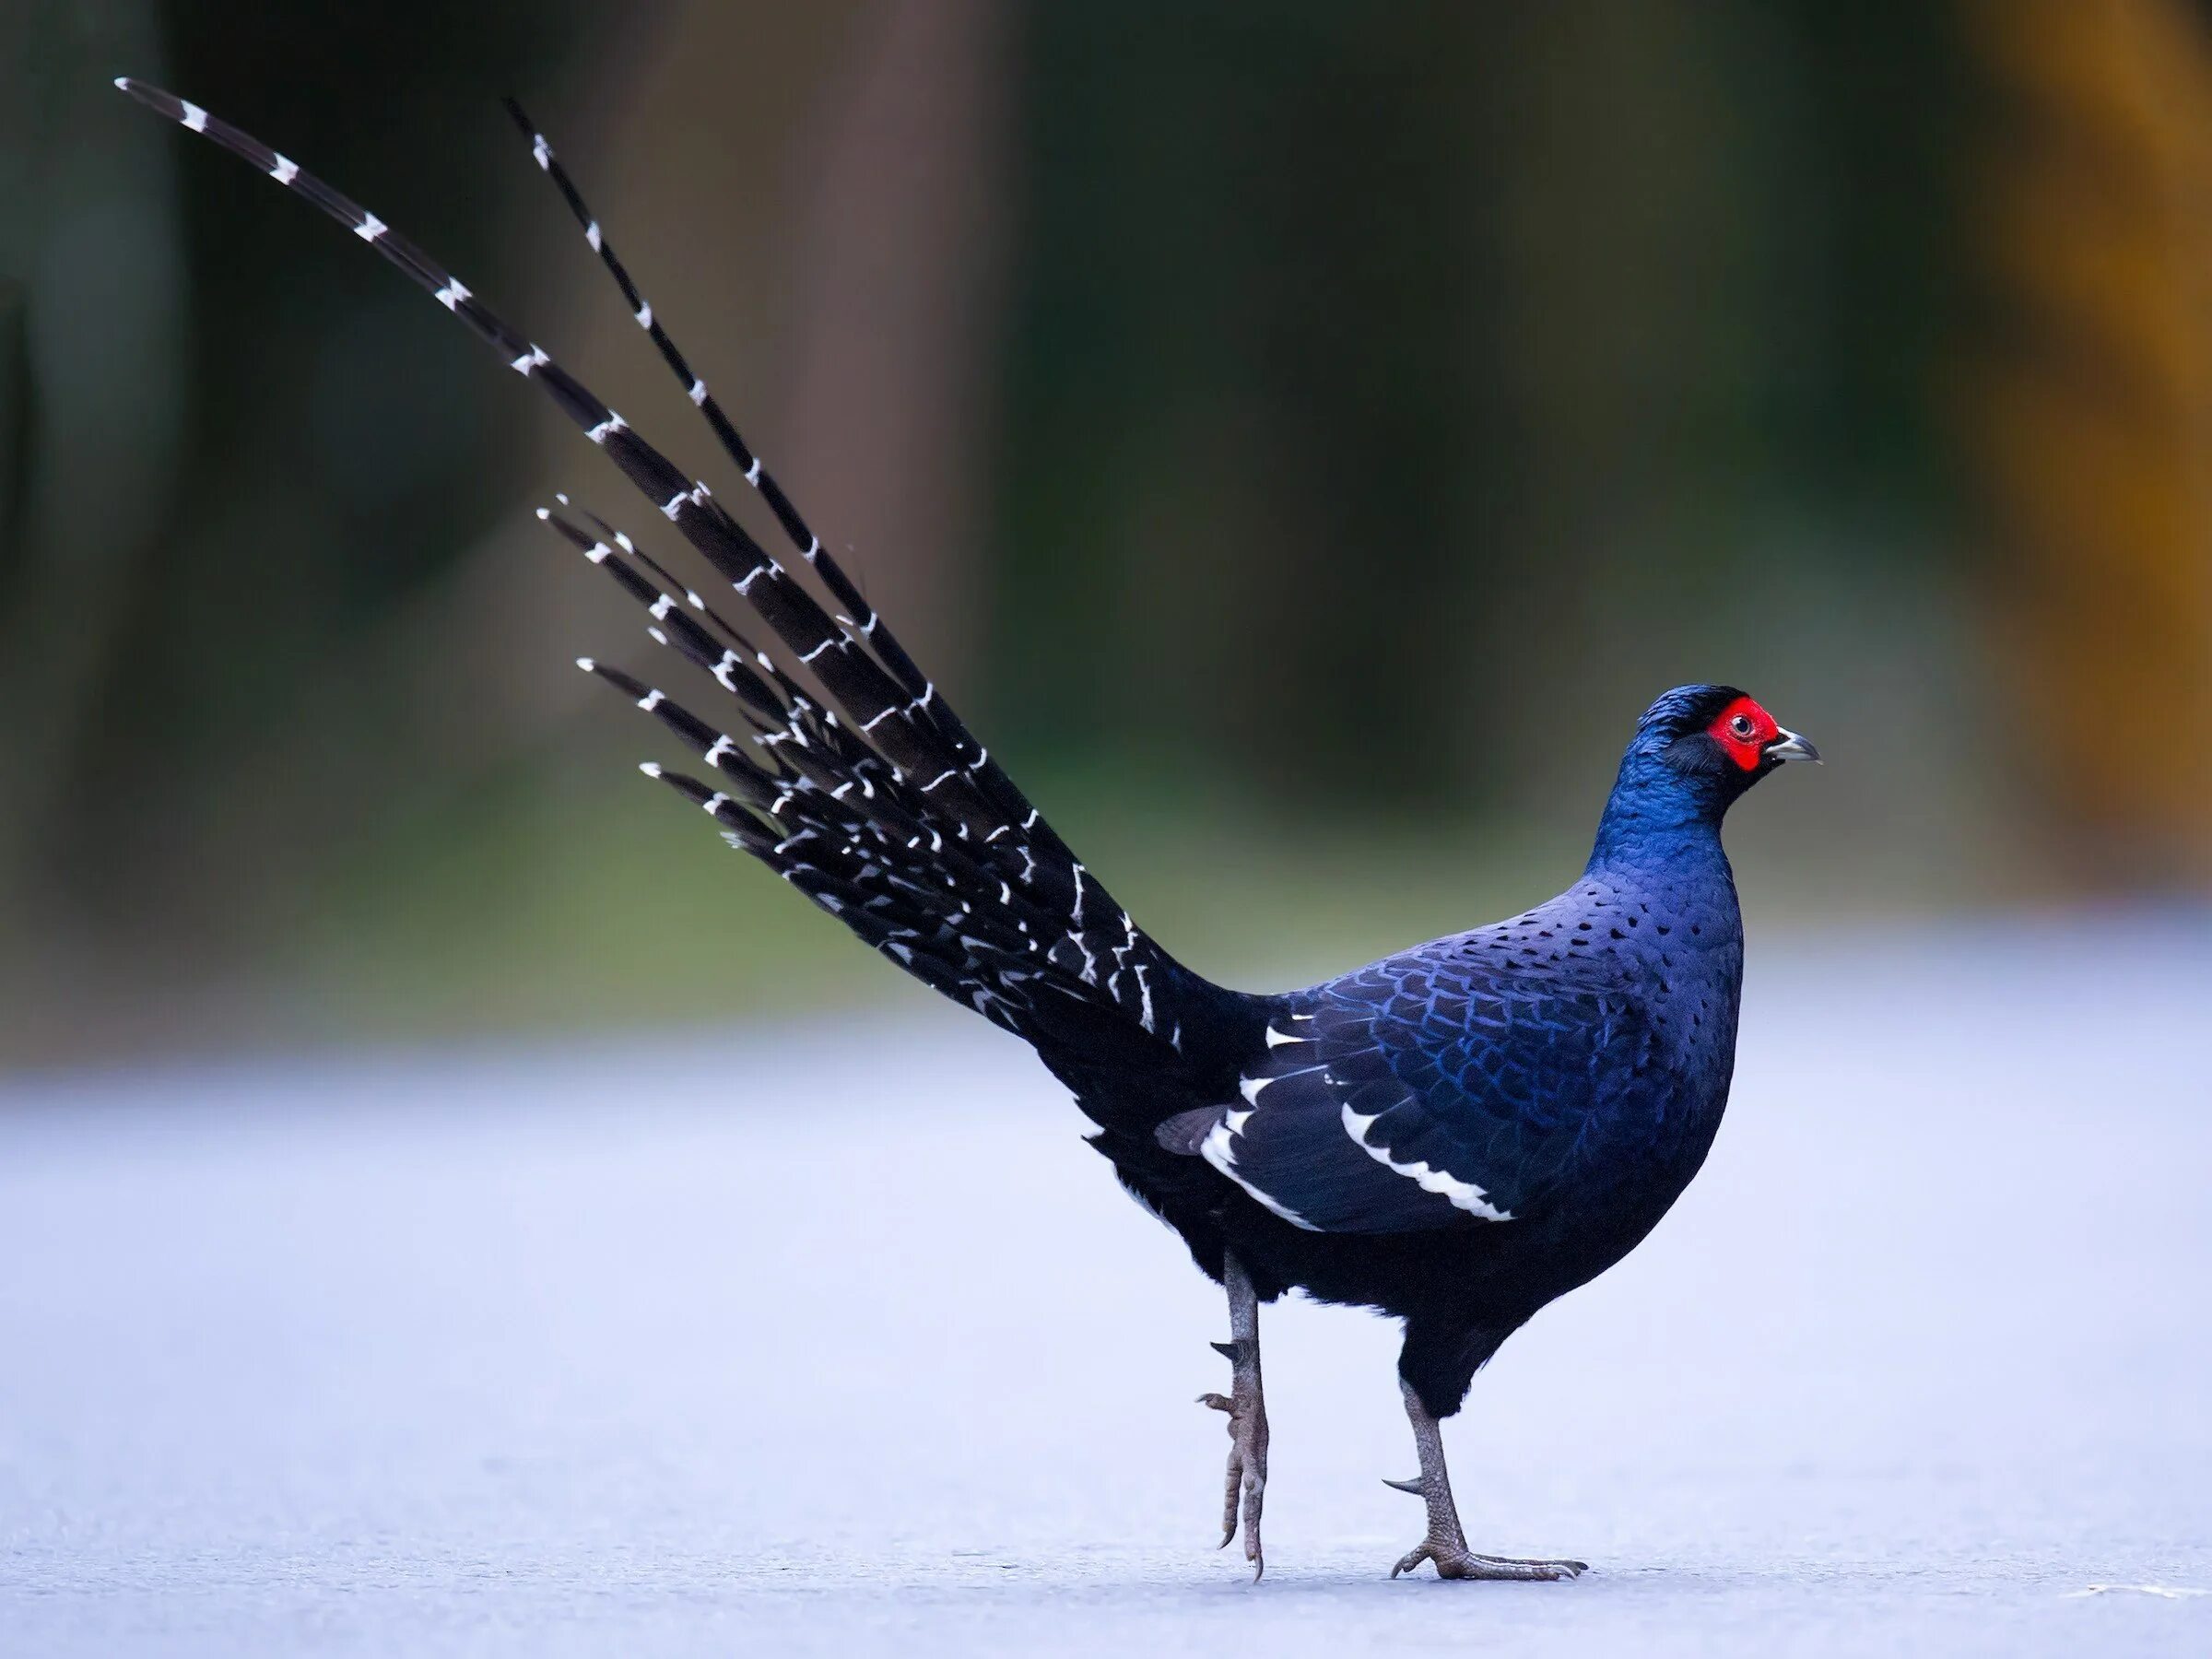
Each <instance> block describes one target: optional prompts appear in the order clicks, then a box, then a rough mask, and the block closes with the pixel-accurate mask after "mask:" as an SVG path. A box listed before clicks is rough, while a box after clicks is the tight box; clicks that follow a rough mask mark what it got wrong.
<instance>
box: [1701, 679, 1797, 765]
mask: <svg viewBox="0 0 2212 1659" xmlns="http://www.w3.org/2000/svg"><path fill="white" fill-rule="evenodd" d="M1747 723H1748V724H1747ZM1705 731H1706V734H1707V735H1709V736H1710V737H1712V740H1713V742H1715V743H1717V744H1719V745H1720V746H1721V753H1723V754H1724V755H1726V756H1727V757H1728V759H1731V760H1733V761H1735V763H1736V765H1738V766H1739V767H1741V768H1743V770H1744V771H1758V770H1759V762H1760V761H1761V760H1762V759H1765V758H1766V748H1767V745H1768V744H1770V743H1772V742H1773V741H1774V740H1775V739H1776V738H1778V737H1780V736H1781V735H1782V726H1781V724H1779V723H1778V722H1777V721H1776V720H1775V718H1774V716H1773V715H1771V714H1770V713H1768V712H1766V710H1764V709H1762V708H1760V707H1759V704H1758V703H1757V702H1756V701H1754V700H1752V699H1750V698H1748V697H1739V698H1737V699H1736V700H1735V701H1734V702H1732V703H1730V704H1729V705H1728V706H1727V707H1726V708H1724V709H1723V710H1722V711H1721V712H1720V716H1719V718H1717V719H1716V720H1714V721H1713V723H1712V724H1711V725H1709V726H1707V727H1706V728H1705Z"/></svg>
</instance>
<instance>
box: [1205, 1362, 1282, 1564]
mask: <svg viewBox="0 0 2212 1659" xmlns="http://www.w3.org/2000/svg"><path fill="white" fill-rule="evenodd" d="M1214 1347H1216V1348H1218V1350H1219V1351H1220V1352H1221V1353H1222V1355H1223V1356H1224V1357H1226V1358H1227V1359H1229V1361H1230V1364H1232V1365H1233V1366H1235V1367H1236V1374H1235V1378H1234V1381H1232V1382H1231V1383H1230V1393H1229V1394H1200V1395H1199V1396H1198V1404H1199V1405H1201V1406H1211V1407H1213V1409H1214V1410H1216V1411H1223V1412H1227V1413H1228V1414H1229V1479H1228V1485H1227V1488H1226V1490H1225V1491H1224V1493H1223V1495H1222V1500H1221V1547H1222V1548H1224V1549H1226V1548H1228V1547H1229V1545H1230V1540H1232V1539H1233V1538H1235V1537H1236V1535H1237V1524H1238V1520H1239V1516H1240V1511H1241V1518H1242V1522H1243V1527H1244V1559H1246V1560H1248V1561H1250V1562H1251V1563H1252V1576H1253V1579H1254V1580H1255V1581H1256V1580H1257V1579H1258V1578H1259V1576H1260V1574H1261V1573H1263V1572H1265V1571H1266V1570H1267V1568H1266V1562H1265V1559H1263V1558H1262V1556H1261V1554H1260V1510H1261V1506H1262V1505H1263V1504H1264V1503H1265V1500H1266V1497H1267V1401H1266V1397H1265V1394H1263V1393H1262V1392H1261V1389H1260V1357H1259V1344H1258V1343H1257V1342H1243V1341H1240V1342H1217V1343H1215V1344H1214ZM1247 1350H1249V1351H1247Z"/></svg>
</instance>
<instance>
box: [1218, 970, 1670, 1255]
mask: <svg viewBox="0 0 2212 1659" xmlns="http://www.w3.org/2000/svg"><path fill="white" fill-rule="evenodd" d="M1469 937H1470V938H1471V939H1472V938H1475V937H1476V936H1475V935H1469ZM1653 1038H1654V1034H1653V1030H1652V1028H1651V1025H1650V1023H1649V1021H1648V1020H1647V1019H1646V1018H1644V1016H1643V1014H1642V1013H1641V1006H1640V1005H1639V1003H1638V1001H1637V1000H1636V998H1635V997H1634V996H1633V995H1632V994H1630V991H1629V989H1628V987H1626V986H1625V985H1622V984H1618V983H1612V982H1606V981H1604V980H1602V979H1597V978H1594V977H1591V976H1588V975H1576V976H1563V975H1560V974H1558V973H1555V972H1552V971H1548V970H1547V969H1544V968H1539V967H1535V966H1524V967H1519V968H1516V967H1514V966H1513V965H1512V963H1510V962H1504V961H1500V959H1498V958H1496V957H1494V956H1492V954H1491V953H1490V952H1489V950H1488V949H1487V948H1485V947H1484V946H1483V944H1482V943H1481V942H1480V941H1479V940H1477V943H1475V944H1473V945H1468V944H1465V943H1463V942H1455V941H1441V942H1439V943H1438V944H1437V945H1434V946H1430V947H1423V948H1422V949H1420V950H1418V951H1412V952H1408V953H1406V955H1403V956H1399V957H1394V958H1390V959H1386V960H1384V961H1382V962H1378V963H1376V964H1374V965H1373V966H1371V967H1369V968H1365V969H1362V970H1360V971H1359V972H1357V973H1353V974H1349V975H1347V976H1346V977H1345V978H1344V979H1341V980H1336V981H1333V982H1330V983H1328V984H1326V985H1323V986H1321V987H1318V988H1317V989H1316V990H1314V991H1312V992H1310V993H1306V994H1303V995H1302V996H1300V997H1298V998H1292V999H1287V1000H1286V1003H1285V1005H1284V1008H1283V1011H1281V1012H1279V1013H1278V1014H1277V1017H1276V1018H1275V1019H1274V1020H1273V1021H1272V1022H1271V1023H1270V1025H1269V1026H1268V1028H1267V1030H1266V1035H1265V1042H1266V1047H1265V1050H1264V1052H1263V1053H1260V1054H1258V1055H1257V1056H1255V1057H1254V1058H1253V1062H1252V1063H1251V1064H1250V1065H1247V1066H1246V1068H1245V1070H1244V1073H1243V1076H1242V1077H1241V1079H1240V1084H1239V1090H1240V1095H1241V1098H1240V1099H1239V1100H1236V1101H1235V1102H1234V1103H1233V1104H1231V1105H1230V1106H1229V1107H1226V1108H1224V1109H1222V1110H1221V1111H1220V1112H1219V1113H1218V1116H1217V1117H1216V1118H1215V1119H1213V1120H1212V1121H1211V1122H1210V1124H1203V1125H1202V1124H1193V1125H1191V1126H1190V1129H1191V1134H1190V1137H1189V1138H1190V1141H1191V1144H1193V1145H1194V1148H1195V1150H1197V1152H1198V1153H1199V1154H1200V1156H1202V1157H1204V1158H1205V1159H1206V1160H1207V1161H1208V1162H1209V1163H1211V1164H1212V1165H1213V1166H1214V1167H1215V1168H1216V1169H1218V1170H1219V1171H1221V1172H1222V1173H1223V1174H1224V1175H1227V1176H1228V1177H1229V1178H1230V1180H1232V1181H1234V1182H1236V1183H1237V1184H1238V1185H1239V1186H1241V1187H1242V1188H1243V1189H1244V1190H1245V1192H1247V1193H1249V1194H1251V1195H1252V1196H1253V1198H1255V1199H1257V1200H1258V1201H1259V1202H1260V1203H1261V1204H1263V1205H1265V1206H1267V1207H1268V1208H1269V1209H1271V1210H1273V1211H1274V1212H1275V1213H1276V1214H1277V1215H1279V1216H1281V1217H1283V1218H1285V1219H1286V1220H1288V1221H1291V1222H1293V1223H1295V1224H1297V1225H1299V1226H1301V1227H1307V1228H1312V1229H1314V1230H1319V1231H1324V1232H1360V1233H1384V1232H1414V1231H1422V1230H1432V1229H1438V1228H1452V1227H1472V1226H1484V1225H1491V1224H1495V1223H1498V1222H1502V1221H1511V1220H1513V1219H1516V1218H1526V1217H1529V1216H1531V1215H1533V1214H1536V1213H1538V1212H1540V1211H1541V1209H1542V1207H1543V1206H1544V1205H1545V1203H1546V1201H1547V1196H1548V1194H1550V1193H1551V1192H1552V1190H1553V1189H1554V1188H1555V1187H1556V1186H1557V1185H1558V1184H1559V1182H1560V1181H1561V1179H1562V1178H1563V1177H1564V1176H1566V1175H1567V1174H1568V1173H1569V1172H1570V1171H1571V1170H1572V1169H1573V1167H1574V1165H1575V1161H1576V1159H1577V1158H1578V1156H1579V1155H1580V1154H1581V1153H1582V1152H1583V1150H1584V1149H1585V1148H1586V1144H1587V1142H1588V1141H1589V1139H1590V1137H1591V1135H1592V1132H1593V1131H1594V1130H1597V1131H1601V1132H1602V1128H1603V1125H1604V1124H1605V1123H1606V1119H1607V1117H1608V1115H1609V1113H1610V1111H1611V1109H1612V1108H1613V1107H1615V1106H1617V1105H1618V1103H1619V1102H1620V1101H1622V1100H1624V1099H1626V1098H1627V1096H1628V1091H1630V1090H1631V1089H1633V1088H1635V1087H1636V1085H1637V1083H1638V1081H1639V1079H1641V1078H1642V1077H1644V1076H1645V1075H1646V1074H1647V1073H1648V1072H1649V1070H1650V1069H1651V1067H1652V1065H1653V1063H1654V1041H1653ZM1200 1129H1203V1134H1200V1133H1197V1131H1198V1130H1200Z"/></svg>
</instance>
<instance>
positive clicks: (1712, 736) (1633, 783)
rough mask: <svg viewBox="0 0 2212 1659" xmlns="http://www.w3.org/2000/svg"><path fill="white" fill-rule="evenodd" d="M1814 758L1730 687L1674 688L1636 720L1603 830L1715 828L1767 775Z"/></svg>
mask: <svg viewBox="0 0 2212 1659" xmlns="http://www.w3.org/2000/svg"><path fill="white" fill-rule="evenodd" d="M1818 759H1820V751H1819V750H1818V749H1816V748H1815V747H1813V746H1812V745H1811V744H1809V743H1807V742H1806V740H1805V739H1804V738H1803V737H1800V736H1799V735H1797V734H1796V733H1794V732H1793V731H1789V730H1787V729H1786V728H1784V727H1783V724H1781V723H1780V722H1779V721H1777V720H1776V719H1775V718H1774V716H1773V715H1771V714H1770V713H1768V712H1766V710H1765V709H1763V708H1761V707H1760V706H1759V702H1758V700H1756V699H1754V698H1751V697H1749V696H1747V695H1746V694H1745V693H1744V692H1742V691H1739V690H1737V689H1736V688H1735V687H1734V686H1677V687H1676V688H1674V689H1673V690H1672V691H1669V692H1667V693H1665V695H1664V696H1662V697H1661V698H1660V699H1659V700H1658V701H1656V702H1654V703H1653V705H1652V706H1651V707H1650V708H1649V709H1646V710H1645V711H1644V714H1643V718H1642V719H1641V720H1640V721H1638V722H1637V723H1636V735H1635V736H1633V737H1631V738H1630V740H1629V747H1628V752H1627V753H1626V754H1625V755H1623V756H1622V757H1621V761H1620V779H1619V782H1617V783H1616V784H1615V785H1614V786H1613V800H1612V802H1611V803H1610V805H1609V806H1607V809H1606V819H1607V825H1606V830H1609V831H1610V832H1611V834H1613V835H1618V834H1620V833H1622V832H1624V831H1628V830H1630V827H1631V826H1632V825H1636V824H1641V825H1642V826H1644V829H1645V830H1646V831H1649V830H1657V829H1659V828H1660V827H1661V826H1665V825H1677V826H1689V825H1694V824H1708V825H1717V824H1718V823H1719V822H1720V821H1721V818H1722V816H1723V815H1724V813H1726V812H1727V810H1728V808H1729V807H1730V806H1733V805H1734V804H1735V800H1736V797H1737V796H1739V795H1741V794H1743V793H1744V792H1745V791H1746V790H1747V789H1749V788H1750V787H1751V785H1752V784H1754V783H1756V782H1759V780H1760V779H1761V778H1763V777H1765V776H1766V775H1767V774H1768V773H1769V772H1771V771H1774V770H1775V769H1776V768H1778V767H1780V766H1783V765H1784V764H1785V763H1787V762H1789V761H1792V760H1818ZM1602 839H1606V836H1605V835H1603V834H1601V840H1602Z"/></svg>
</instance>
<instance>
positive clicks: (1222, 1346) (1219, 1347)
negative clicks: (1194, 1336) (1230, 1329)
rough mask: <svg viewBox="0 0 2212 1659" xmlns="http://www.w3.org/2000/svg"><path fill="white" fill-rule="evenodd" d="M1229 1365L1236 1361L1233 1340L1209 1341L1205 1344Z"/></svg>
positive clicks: (1235, 1348)
mask: <svg viewBox="0 0 2212 1659" xmlns="http://www.w3.org/2000/svg"><path fill="white" fill-rule="evenodd" d="M1206 1347H1210V1348H1212V1349H1213V1350H1214V1352H1215V1353H1217V1354H1218V1355H1220V1356H1221V1358H1222V1359H1226V1360H1228V1361H1229V1362H1230V1364H1231V1365H1234V1364H1235V1363H1236V1362H1237V1345H1236V1344H1235V1343H1233V1342H1209V1343H1207V1344H1206Z"/></svg>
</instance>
